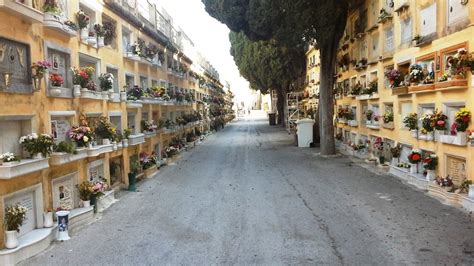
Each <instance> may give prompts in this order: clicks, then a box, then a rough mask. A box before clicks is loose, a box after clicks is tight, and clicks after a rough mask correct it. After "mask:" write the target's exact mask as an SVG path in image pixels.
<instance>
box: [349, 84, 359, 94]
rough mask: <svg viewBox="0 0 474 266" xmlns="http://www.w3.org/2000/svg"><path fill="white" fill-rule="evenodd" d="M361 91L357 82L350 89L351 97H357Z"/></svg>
mask: <svg viewBox="0 0 474 266" xmlns="http://www.w3.org/2000/svg"><path fill="white" fill-rule="evenodd" d="M361 91H362V84H360V82H359V81H358V82H357V83H356V84H354V86H352V87H351V92H350V94H351V95H359V94H360V92H361Z"/></svg>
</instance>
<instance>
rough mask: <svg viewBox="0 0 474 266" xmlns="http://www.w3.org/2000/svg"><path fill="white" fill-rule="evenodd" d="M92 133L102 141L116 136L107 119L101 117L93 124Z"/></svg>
mask: <svg viewBox="0 0 474 266" xmlns="http://www.w3.org/2000/svg"><path fill="white" fill-rule="evenodd" d="M94 132H95V134H96V135H97V136H99V137H101V138H103V139H113V138H114V137H115V134H117V129H115V128H114V127H113V126H112V123H110V121H109V120H108V119H107V117H105V116H101V117H99V120H98V121H97V123H96V124H95V129H94Z"/></svg>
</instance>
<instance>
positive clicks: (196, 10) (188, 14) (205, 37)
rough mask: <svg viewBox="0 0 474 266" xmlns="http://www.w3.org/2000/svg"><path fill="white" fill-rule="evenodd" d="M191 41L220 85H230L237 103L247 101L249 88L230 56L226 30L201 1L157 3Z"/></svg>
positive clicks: (173, 0)
mask: <svg viewBox="0 0 474 266" xmlns="http://www.w3.org/2000/svg"><path fill="white" fill-rule="evenodd" d="M157 3H158V5H161V6H162V7H164V9H165V10H166V11H167V12H168V13H169V14H170V15H171V16H172V17H173V20H174V22H175V24H177V25H179V26H180V27H181V28H182V29H183V30H184V32H185V33H186V34H187V35H188V36H189V37H190V38H191V40H192V41H193V43H194V45H195V47H196V48H197V50H198V51H199V52H200V53H201V54H202V55H203V56H204V57H205V58H206V59H207V60H209V62H211V64H212V65H213V66H214V67H215V68H216V69H217V71H218V72H219V74H220V78H221V81H222V82H225V81H229V83H230V84H231V87H232V91H233V92H234V93H235V94H236V100H237V101H238V102H240V101H248V100H249V98H250V92H249V89H248V87H249V84H248V82H247V81H246V80H245V79H244V78H242V77H241V76H240V74H239V71H238V69H237V66H236V65H235V63H234V59H233V57H232V55H230V42H229V37H228V34H229V29H228V28H227V26H226V25H224V24H222V23H220V22H219V21H217V20H215V19H214V18H212V17H211V16H209V14H207V12H206V10H205V9H204V4H203V3H202V2H201V1H200V0H158V1H157Z"/></svg>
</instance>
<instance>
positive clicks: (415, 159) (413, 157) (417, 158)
mask: <svg viewBox="0 0 474 266" xmlns="http://www.w3.org/2000/svg"><path fill="white" fill-rule="evenodd" d="M420 158H421V156H420V155H419V154H417V153H415V154H412V155H411V159H412V160H413V161H418V160H420Z"/></svg>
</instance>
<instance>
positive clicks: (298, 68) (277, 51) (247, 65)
mask: <svg viewBox="0 0 474 266" xmlns="http://www.w3.org/2000/svg"><path fill="white" fill-rule="evenodd" d="M229 39H230V43H231V51H230V53H231V54H232V56H233V57H234V61H235V63H236V65H237V67H238V68H239V71H240V74H241V75H242V76H243V77H244V78H246V79H247V80H248V81H249V82H250V86H251V88H252V89H255V90H260V91H261V92H262V93H267V92H268V90H269V89H270V90H275V91H276V92H277V95H278V102H277V109H278V113H279V117H280V120H279V122H280V124H281V125H284V124H285V120H284V119H282V118H283V111H284V103H285V95H286V92H287V91H288V88H289V86H290V84H291V83H292V82H294V81H295V80H296V79H298V78H300V77H301V76H302V75H303V73H304V69H305V57H304V55H305V51H304V49H297V48H288V47H284V46H282V45H279V44H278V43H277V42H276V41H275V40H270V41H251V40H250V39H248V38H247V37H246V36H245V35H244V34H243V33H236V32H231V33H230V34H229Z"/></svg>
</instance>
